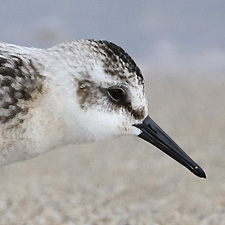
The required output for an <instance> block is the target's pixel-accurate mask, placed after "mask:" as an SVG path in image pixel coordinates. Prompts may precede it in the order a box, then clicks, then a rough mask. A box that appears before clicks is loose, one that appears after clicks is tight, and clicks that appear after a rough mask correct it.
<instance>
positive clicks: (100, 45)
mask: <svg viewBox="0 0 225 225" xmlns="http://www.w3.org/2000/svg"><path fill="white" fill-rule="evenodd" d="M90 42H91V43H92V47H93V50H94V51H96V52H98V54H100V55H101V56H102V57H101V60H102V61H103V69H104V71H105V73H106V74H109V75H112V76H118V77H119V78H120V79H121V80H124V79H127V80H130V79H136V80H137V81H138V83H139V84H144V78H143V76H142V73H141V71H140V69H139V67H138V66H137V65H136V63H135V62H134V60H133V59H132V58H131V57H130V56H129V55H128V54H127V53H126V52H125V51H124V50H123V49H122V48H121V47H119V46H117V45H115V44H113V43H112V42H108V41H102V40H101V41H94V40H90Z"/></svg>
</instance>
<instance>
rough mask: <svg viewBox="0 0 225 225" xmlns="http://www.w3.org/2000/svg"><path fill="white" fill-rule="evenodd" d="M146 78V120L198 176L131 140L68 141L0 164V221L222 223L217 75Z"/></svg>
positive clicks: (222, 119)
mask: <svg viewBox="0 0 225 225" xmlns="http://www.w3.org/2000/svg"><path fill="white" fill-rule="evenodd" d="M145 76H146V75H145ZM149 81H150V82H149ZM147 82H148V83H149V84H148V85H147V86H148V98H149V107H150V114H151V117H152V118H154V119H155V121H156V122H157V123H158V124H159V125H160V126H161V127H162V128H163V129H164V130H166V131H167V132H168V133H169V134H170V135H171V136H172V137H173V139H175V140H176V141H177V142H178V143H179V145H180V146H182V148H183V149H184V150H185V151H186V152H187V153H188V154H189V155H191V156H192V158H193V159H194V160H196V161H197V162H198V163H199V164H200V165H201V166H202V167H203V168H204V169H205V171H206V173H207V179H206V180H204V179H199V178H197V177H195V176H194V175H192V174H191V173H190V172H189V171H188V170H187V169H186V168H184V167H182V166H180V165H179V164H178V163H176V162H175V161H173V160H172V159H170V158H169V157H167V156H166V155H164V154H162V153H161V152H160V151H158V150H157V149H156V148H155V147H153V146H151V145H150V144H148V143H145V142H144V141H142V140H141V139H138V138H136V137H122V138H119V139H114V140H110V141H105V142H102V143H95V144H85V145H80V146H69V147H67V148H63V149H58V150H55V151H52V152H50V153H48V154H45V155H43V156H40V157H38V158H35V159H32V160H29V161H25V162H21V163H17V164H14V165H11V166H8V167H4V168H1V169H0V183H1V185H0V225H12V224H13V225H14V224H15V225H18V224H19V225H21V224H24V225H25V224H29V225H39V224H40V225H41V224H43V225H72V224H76V225H103V224H104V225H184V224H185V225H186V224H188V225H189V224H190V225H193V224H198V225H214V224H215V225H224V224H225V140H224V139H225V115H224V114H225V77H224V78H223V77H222V76H221V77H219V76H215V77H211V78H208V77H204V76H201V77H199V76H196V77H195V78H194V75H193V76H167V77H166V76H163V75H151V76H150V75H149V77H147Z"/></svg>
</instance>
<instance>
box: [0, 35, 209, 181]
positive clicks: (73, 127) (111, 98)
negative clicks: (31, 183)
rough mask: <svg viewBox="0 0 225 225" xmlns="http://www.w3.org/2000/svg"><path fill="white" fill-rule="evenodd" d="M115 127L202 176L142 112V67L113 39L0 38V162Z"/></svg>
mask: <svg viewBox="0 0 225 225" xmlns="http://www.w3.org/2000/svg"><path fill="white" fill-rule="evenodd" d="M121 135H133V136H137V137H140V138H142V139H144V140H145V141H147V142H149V143H151V144H153V145H154V146H156V147H157V148H158V149H160V150H161V151H163V152H164V153H166V154H167V155H169V156H170V157H172V158H173V159H174V160H176V161H177V162H179V163H180V164H182V165H183V166H185V167H186V168H187V169H189V170H190V171H191V172H192V173H193V174H195V175H196V176H198V177H201V178H206V174H205V172H204V171H203V169H202V168H201V167H200V166H199V165H198V164H197V163H195V162H194V161H193V160H192V159H191V158H190V157H189V156H188V155H187V154H186V153H185V152H184V151H183V150H182V149H181V148H180V147H179V146H178V145H177V144H176V143H175V142H174V141H173V140H172V139H171V138H170V137H169V136H168V135H167V134H166V133H165V132H164V131H163V130H162V129H161V128H160V127H159V126H158V125H157V124H156V123H155V122H154V121H153V120H152V119H151V117H150V116H149V114H148V102H147V98H146V94H145V82H144V77H143V75H142V72H141V70H140V68H139V67H138V66H137V64H136V63H135V61H134V60H133V59H132V58H131V56H130V55H129V54H128V53H127V52H125V50H124V49H122V48H121V47H119V46H118V45H116V44H114V43H112V42H110V41H106V40H95V39H81V40H75V41H68V42H64V43H60V44H58V45H56V46H53V47H51V48H46V49H41V48H30V47H23V46H18V45H14V44H7V43H4V42H2V43H0V166H5V165H9V164H12V163H15V162H18V161H23V160H27V159H30V158H33V157H35V156H38V155H40V154H43V153H45V152H48V151H50V150H53V149H55V148H57V147H61V146H66V145H69V144H79V143H86V142H94V141H98V140H106V139H108V138H113V137H118V136H121Z"/></svg>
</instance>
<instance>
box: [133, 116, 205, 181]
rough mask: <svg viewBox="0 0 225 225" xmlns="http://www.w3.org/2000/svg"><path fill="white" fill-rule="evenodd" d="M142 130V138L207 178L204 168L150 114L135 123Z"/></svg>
mask: <svg viewBox="0 0 225 225" xmlns="http://www.w3.org/2000/svg"><path fill="white" fill-rule="evenodd" d="M134 126H135V127H137V128H139V129H140V130H141V131H142V132H141V134H140V135H139V137H140V138H142V139H144V140H146V141H147V142H150V143H151V144H153V145H154V146H156V147H157V148H159V149H160V150H162V151H163V152H165V153H166V154H167V155H169V156H170V157H172V158H173V159H175V160H176V161H177V162H179V163H180V164H182V165H183V166H185V167H186V168H188V169H189V170H190V171H191V172H192V173H194V174H195V175H196V176H198V177H204V178H206V174H205V172H204V171H203V169H202V168H201V167H200V166H199V165H198V164H197V163H195V162H194V161H193V160H192V159H191V158H190V157H189V156H188V155H187V154H186V153H185V152H184V151H183V150H182V149H181V148H180V147H179V146H178V145H177V144H176V143H175V142H174V141H173V140H172V139H171V138H170V137H169V136H168V135H167V134H166V133H165V132H164V131H163V130H162V129H161V128H160V127H159V126H158V125H157V124H156V123H155V122H154V121H153V120H152V119H151V118H150V117H149V116H147V117H146V118H145V119H144V121H143V122H142V123H141V124H134Z"/></svg>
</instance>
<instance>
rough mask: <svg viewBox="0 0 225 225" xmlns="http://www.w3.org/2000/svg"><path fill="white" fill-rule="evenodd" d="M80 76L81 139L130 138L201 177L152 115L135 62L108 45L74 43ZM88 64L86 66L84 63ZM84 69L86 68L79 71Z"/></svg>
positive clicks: (78, 95) (78, 94) (99, 42)
mask: <svg viewBox="0 0 225 225" xmlns="http://www.w3.org/2000/svg"><path fill="white" fill-rule="evenodd" d="M75 49H76V50H75V51H79V54H78V53H77V52H76V54H77V55H79V57H78V58H77V65H79V68H77V71H78V72H77V75H76V76H74V80H75V84H76V85H75V86H76V95H77V100H78V102H77V103H78V105H79V110H80V115H82V116H81V117H80V118H81V119H80V121H78V122H79V125H80V127H81V129H82V131H81V132H82V135H85V136H86V139H88V140H90V141H93V140H99V139H105V138H107V137H112V136H120V135H126V134H132V135H136V136H138V137H140V138H142V139H144V140H146V141H147V142H149V143H151V144H153V145H154V146H156V147H157V148H159V149H160V150H162V151H163V152H165V153H166V154H168V155H169V156H171V157H172V158H173V159H175V160H176V161H178V162H179V163H181V164H182V165H184V166H185V167H187V168H188V169H189V170H190V171H191V172H193V173H194V174H195V175H197V176H199V177H205V176H206V175H205V173H204V171H203V170H202V169H201V167H200V166H198V165H197V164H196V163H195V162H194V161H193V160H192V159H191V158H190V157H189V156H188V155H187V154H186V153H185V152H184V151H183V150H182V149H181V148H180V147H179V146H178V145H177V144H176V143H175V142H174V141H173V140H172V139H171V138H170V137H169V136H168V135H167V134H166V133H165V132H164V131H163V130H162V129H161V128H160V127H159V126H158V125H157V124H156V123H155V122H153V120H152V119H151V118H150V117H149V116H148V105H147V100H146V96H145V86H144V78H143V76H142V73H141V71H140V69H139V68H138V66H137V65H136V63H135V62H134V60H133V59H132V58H131V57H130V56H129V55H128V54H127V53H126V52H125V51H124V50H123V49H122V48H120V47H119V46H117V45H115V44H113V43H111V42H108V41H95V40H81V41H79V42H76V47H75ZM84 62H85V63H84ZM81 65H82V66H81Z"/></svg>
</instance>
